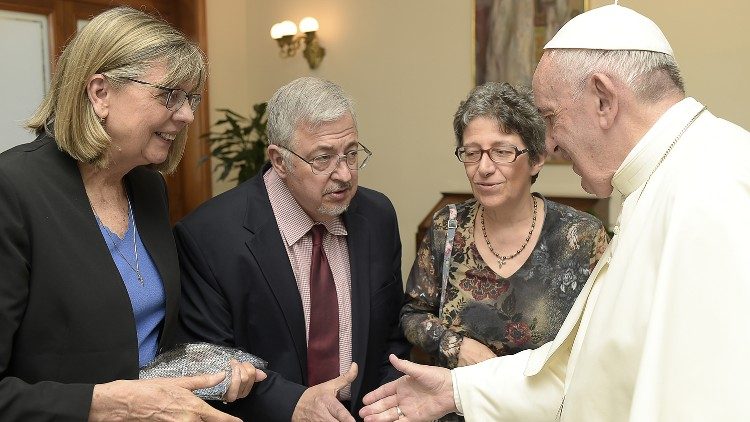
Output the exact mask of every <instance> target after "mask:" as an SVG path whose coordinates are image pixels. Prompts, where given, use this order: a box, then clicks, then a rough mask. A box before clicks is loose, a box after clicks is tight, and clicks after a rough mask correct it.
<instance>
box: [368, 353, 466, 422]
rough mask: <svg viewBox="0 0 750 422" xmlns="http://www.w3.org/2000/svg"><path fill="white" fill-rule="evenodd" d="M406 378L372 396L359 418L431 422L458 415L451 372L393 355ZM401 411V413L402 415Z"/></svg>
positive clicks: (388, 385)
mask: <svg viewBox="0 0 750 422" xmlns="http://www.w3.org/2000/svg"><path fill="white" fill-rule="evenodd" d="M389 359H390V361H391V364H393V366H394V367H395V368H396V369H398V370H399V371H401V372H403V373H404V374H406V375H404V376H403V377H401V378H399V379H397V380H395V381H391V382H389V383H388V384H385V385H383V386H381V387H380V388H378V389H377V390H375V391H372V392H370V393H368V394H367V395H366V396H365V397H364V399H363V402H364V404H365V407H363V408H362V409H361V410H360V411H359V416H361V417H363V418H364V420H365V422H390V421H395V420H399V421H408V422H420V421H424V422H429V421H432V420H435V419H437V418H439V417H441V416H444V415H446V414H448V413H450V412H455V411H456V404H455V402H454V400H453V380H452V379H451V374H450V371H449V370H448V369H445V368H439V367H436V366H426V365H419V364H416V363H413V362H409V361H408V360H401V359H399V358H397V357H396V355H390V357H389ZM399 410H400V412H399Z"/></svg>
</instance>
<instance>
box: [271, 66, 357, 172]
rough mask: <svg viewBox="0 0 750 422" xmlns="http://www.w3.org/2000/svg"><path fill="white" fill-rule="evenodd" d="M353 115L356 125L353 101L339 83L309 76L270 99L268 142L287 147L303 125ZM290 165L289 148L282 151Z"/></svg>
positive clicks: (287, 85)
mask: <svg viewBox="0 0 750 422" xmlns="http://www.w3.org/2000/svg"><path fill="white" fill-rule="evenodd" d="M345 116H351V118H352V119H353V120H354V127H355V128H356V127H357V118H356V115H355V113H354V102H353V101H352V99H351V98H349V96H347V95H346V94H345V93H344V91H343V90H342V89H341V87H340V86H338V85H336V84H335V83H333V82H331V81H326V80H323V79H319V78H314V77H310V76H306V77H302V78H298V79H295V80H293V81H292V82H289V83H288V84H286V85H284V86H282V87H281V88H279V89H278V90H277V91H276V92H275V93H274V94H273V96H272V97H271V99H270V100H269V101H268V123H267V126H266V128H267V133H268V142H269V143H270V144H273V145H279V146H281V147H284V148H292V147H293V146H294V141H295V140H294V133H295V131H296V130H297V129H299V128H300V127H302V126H304V127H308V128H315V127H317V126H319V125H321V124H323V123H327V122H334V121H336V120H339V119H341V118H343V117H345ZM282 156H283V157H284V161H285V163H286V164H287V168H289V169H291V166H289V156H290V154H289V152H288V151H282Z"/></svg>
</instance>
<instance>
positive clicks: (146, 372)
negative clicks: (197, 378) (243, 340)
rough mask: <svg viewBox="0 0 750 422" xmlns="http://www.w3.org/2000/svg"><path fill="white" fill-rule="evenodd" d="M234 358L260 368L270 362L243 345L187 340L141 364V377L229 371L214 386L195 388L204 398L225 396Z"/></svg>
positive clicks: (173, 376)
mask: <svg viewBox="0 0 750 422" xmlns="http://www.w3.org/2000/svg"><path fill="white" fill-rule="evenodd" d="M230 359H235V360H237V361H239V362H250V363H251V364H253V366H254V367H256V368H257V369H265V368H266V367H267V366H268V362H266V361H265V360H263V359H261V358H259V357H257V356H255V355H251V354H250V353H247V352H243V351H242V350H239V349H234V348H231V347H226V346H219V345H216V344H209V343H186V344H181V345H179V346H177V347H175V348H174V349H171V350H169V351H167V352H164V353H162V354H160V355H159V356H157V357H156V358H154V360H152V361H151V362H150V363H149V364H148V365H146V366H144V367H143V368H141V370H140V373H139V375H138V378H140V379H151V378H177V377H188V376H193V375H203V374H215V373H217V372H220V371H224V372H225V373H226V374H227V375H226V377H225V378H224V381H222V382H220V383H218V384H216V385H215V386H213V387H208V388H202V389H199V390H195V391H193V393H194V394H195V395H196V396H198V397H200V398H202V399H203V400H223V397H224V394H225V393H226V392H227V389H228V388H229V384H231V382H232V367H231V366H230V364H229V361H230Z"/></svg>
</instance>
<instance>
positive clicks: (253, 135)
mask: <svg viewBox="0 0 750 422" xmlns="http://www.w3.org/2000/svg"><path fill="white" fill-rule="evenodd" d="M266 106H267V103H265V102H263V103H258V104H255V105H253V112H254V113H255V114H254V115H253V116H251V117H245V116H242V115H241V114H238V113H236V112H234V111H232V110H230V109H228V108H220V109H217V111H220V112H222V113H224V116H223V117H222V118H220V119H219V120H218V121H217V122H216V123H214V124H213V126H211V127H212V128H215V129H214V130H212V131H211V132H209V133H206V134H204V135H202V136H201V138H205V139H206V140H207V141H208V142H209V143H210V144H211V156H212V157H215V158H216V159H217V160H219V163H217V164H216V166H215V167H214V171H217V170H221V172H220V173H219V180H226V179H227V177H229V175H230V173H232V170H234V169H238V172H237V176H236V177H235V178H233V179H230V180H236V181H237V184H240V183H242V182H244V181H245V180H247V179H249V178H251V177H253V176H254V175H255V174H256V173H257V172H258V171H260V169H261V167H263V164H264V163H265V162H266V147H267V146H268V136H267V135H266V121H267V116H266ZM208 158H209V157H205V159H208Z"/></svg>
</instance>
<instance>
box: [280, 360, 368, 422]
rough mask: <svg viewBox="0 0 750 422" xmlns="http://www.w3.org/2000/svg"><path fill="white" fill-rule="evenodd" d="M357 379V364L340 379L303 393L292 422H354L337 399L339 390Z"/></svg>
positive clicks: (316, 386)
mask: <svg viewBox="0 0 750 422" xmlns="http://www.w3.org/2000/svg"><path fill="white" fill-rule="evenodd" d="M355 378H357V364H356V363H352V366H351V367H349V371H348V372H347V373H345V374H343V375H340V376H339V377H338V378H334V379H332V380H330V381H326V382H324V383H322V384H318V385H315V386H312V387H310V388H308V389H307V390H305V392H304V393H302V397H300V398H299V401H298V402H297V406H296V407H295V408H294V413H293V414H292V422H317V421H326V422H331V421H340V422H354V418H353V417H352V415H351V414H350V413H349V409H347V408H345V407H344V405H343V404H341V402H340V401H339V399H338V398H337V395H338V392H339V390H341V389H342V388H344V387H346V386H347V385H349V384H351V383H352V382H353V381H354V379H355Z"/></svg>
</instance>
